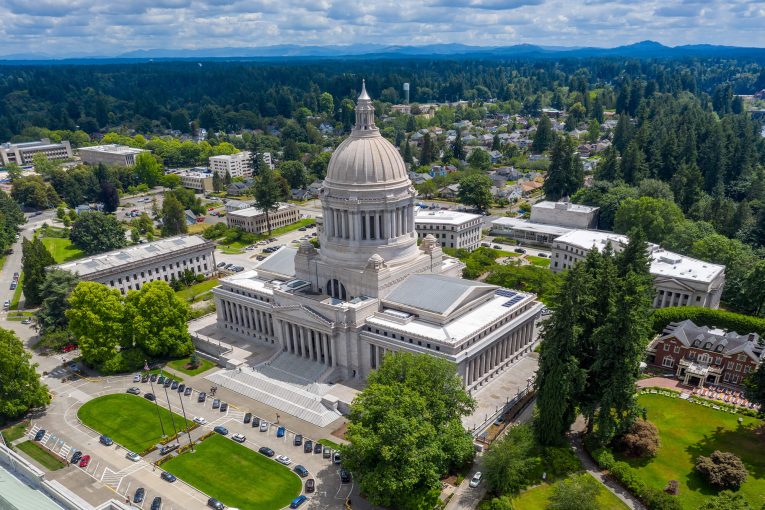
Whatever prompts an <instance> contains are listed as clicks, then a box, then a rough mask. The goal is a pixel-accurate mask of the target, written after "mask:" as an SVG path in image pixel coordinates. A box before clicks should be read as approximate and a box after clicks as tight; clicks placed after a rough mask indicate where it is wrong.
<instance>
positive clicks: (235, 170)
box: [209, 151, 252, 178]
mask: <svg viewBox="0 0 765 510" xmlns="http://www.w3.org/2000/svg"><path fill="white" fill-rule="evenodd" d="M209 164H210V171H211V172H213V173H215V174H218V175H220V176H221V177H225V176H226V172H228V174H229V175H230V176H231V177H232V178H234V177H249V176H251V175H252V167H251V166H250V151H242V152H237V153H236V154H222V155H220V156H210V159H209Z"/></svg>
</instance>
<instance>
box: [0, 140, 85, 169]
mask: <svg viewBox="0 0 765 510" xmlns="http://www.w3.org/2000/svg"><path fill="white" fill-rule="evenodd" d="M35 154H45V155H46V156H47V157H48V159H50V160H61V159H70V158H71V157H72V156H73V154H72V146H71V145H70V144H69V140H62V141H61V143H51V141H50V140H49V139H48V138H43V139H42V140H40V141H39V142H22V143H10V142H7V143H3V144H0V166H8V165H10V164H11V163H16V164H17V165H19V166H24V165H31V164H32V163H33V159H34V156H35Z"/></svg>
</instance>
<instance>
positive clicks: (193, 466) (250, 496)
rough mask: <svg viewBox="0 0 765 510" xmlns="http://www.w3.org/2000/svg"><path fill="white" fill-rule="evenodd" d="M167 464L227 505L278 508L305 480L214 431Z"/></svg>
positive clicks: (262, 509)
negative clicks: (215, 433)
mask: <svg viewBox="0 0 765 510" xmlns="http://www.w3.org/2000/svg"><path fill="white" fill-rule="evenodd" d="M195 448H196V452H195V453H191V452H186V453H183V454H181V455H179V456H178V457H175V458H173V459H171V460H169V461H167V462H165V463H164V464H162V469H164V470H166V471H169V472H170V473H172V474H174V475H175V476H177V477H178V478H180V479H181V480H183V481H184V482H187V483H189V484H191V485H193V486H194V487H196V488H197V489H199V490H201V491H202V492H204V493H206V494H208V495H209V496H211V497H213V498H216V499H219V500H220V501H221V502H222V503H223V504H225V505H226V507H229V506H234V507H237V508H240V509H241V510H278V509H281V508H284V507H286V506H287V505H289V503H290V501H292V500H293V499H294V498H295V497H296V496H297V495H299V494H300V491H301V490H302V488H303V483H302V481H301V480H300V478H298V476H297V475H296V474H294V473H292V472H291V471H290V469H289V468H287V467H285V466H282V465H281V464H279V463H277V462H276V461H274V460H272V459H269V458H267V457H264V456H263V455H261V454H259V453H258V452H256V451H254V450H251V449H249V448H247V447H245V446H242V445H240V444H238V443H235V442H234V441H232V440H231V439H228V438H225V437H223V436H218V435H215V436H213V437H211V438H209V439H207V440H205V441H203V442H202V443H200V444H198V445H196V447H195Z"/></svg>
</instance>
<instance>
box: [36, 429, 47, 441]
mask: <svg viewBox="0 0 765 510" xmlns="http://www.w3.org/2000/svg"><path fill="white" fill-rule="evenodd" d="M44 437H45V429H40V430H38V431H37V434H35V441H42V438H44Z"/></svg>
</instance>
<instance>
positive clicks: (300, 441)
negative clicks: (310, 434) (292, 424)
mask: <svg viewBox="0 0 765 510" xmlns="http://www.w3.org/2000/svg"><path fill="white" fill-rule="evenodd" d="M293 443H294V444H295V446H300V445H301V444H303V436H301V435H300V434H295V440H294V441H293Z"/></svg>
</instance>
